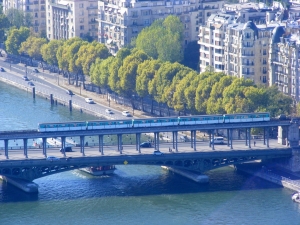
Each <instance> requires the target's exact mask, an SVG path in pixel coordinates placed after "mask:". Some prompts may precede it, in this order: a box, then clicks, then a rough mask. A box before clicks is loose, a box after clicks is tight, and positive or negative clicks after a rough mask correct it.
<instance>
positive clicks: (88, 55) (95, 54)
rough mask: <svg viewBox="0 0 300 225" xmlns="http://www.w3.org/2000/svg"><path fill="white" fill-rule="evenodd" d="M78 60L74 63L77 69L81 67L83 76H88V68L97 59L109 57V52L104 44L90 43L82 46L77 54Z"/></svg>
mask: <svg viewBox="0 0 300 225" xmlns="http://www.w3.org/2000/svg"><path fill="white" fill-rule="evenodd" d="M77 55H78V58H77V60H76V62H75V65H76V66H77V67H81V68H82V71H83V73H84V74H86V75H88V74H89V70H90V66H91V65H92V63H94V62H95V60H96V59H97V58H100V59H106V58H107V57H108V56H110V53H109V50H108V49H107V47H106V46H105V45H104V44H101V43H99V42H95V41H94V42H92V43H88V44H85V45H82V46H81V47H80V48H79V51H78V53H77Z"/></svg>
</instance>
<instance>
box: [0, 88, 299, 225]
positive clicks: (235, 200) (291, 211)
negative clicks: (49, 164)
mask: <svg viewBox="0 0 300 225" xmlns="http://www.w3.org/2000/svg"><path fill="white" fill-rule="evenodd" d="M86 119H96V118H95V117H93V116H91V115H87V114H83V113H81V112H79V111H76V110H74V111H73V112H69V111H68V108H67V107H64V106H50V103H49V102H48V101H46V100H45V99H42V98H40V97H37V98H36V100H33V99H32V96H31V94H30V93H27V92H26V91H23V90H19V89H17V88H15V87H12V86H10V85H7V84H3V83H0V121H1V127H0V130H12V129H21V130H22V129H35V128H36V127H37V124H38V122H57V121H67V120H86ZM206 174H207V175H208V176H209V178H210V182H209V183H208V184H197V183H195V182H193V181H190V180H188V179H186V178H184V177H181V176H179V175H176V174H173V173H169V172H167V171H164V170H162V169H161V168H160V167H157V166H130V165H124V166H117V170H116V171H115V174H114V175H111V176H105V177H93V176H90V175H88V174H85V173H83V172H80V171H77V170H74V171H69V172H64V173H60V174H55V175H51V176H48V177H44V178H40V179H37V180H35V181H34V182H35V183H37V184H38V185H39V193H38V194H27V193H25V192H23V191H21V190H19V189H17V188H15V187H14V186H11V185H9V184H6V183H4V182H2V181H0V224H1V225H6V224H13V225H18V224H30V225H35V224H64V225H65V224H72V225H73V224H105V225H110V224H112V225H115V224H133V225H134V224H137V225H141V224H164V225H165V224H178V225H181V224H189V225H193V224H204V225H206V224H226V225H227V224H244V225H248V224H249V225H250V224H251V225H252V224H264V225H266V224H270V225H271V224H272V225H274V224H279V225H284V224H287V225H293V224H295V225H297V224H300V205H299V204H297V203H294V202H292V201H291V194H292V191H290V190H288V189H285V188H281V187H278V186H277V185H275V184H272V183H269V182H266V181H264V180H262V179H260V178H256V177H254V176H250V175H247V174H243V173H240V172H237V171H235V170H234V169H232V168H229V167H227V168H223V169H217V170H214V171H210V172H208V173H206Z"/></svg>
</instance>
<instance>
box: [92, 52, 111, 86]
mask: <svg viewBox="0 0 300 225" xmlns="http://www.w3.org/2000/svg"><path fill="white" fill-rule="evenodd" d="M113 60H114V57H112V56H110V57H108V58H107V59H100V58H97V59H96V61H95V62H94V63H93V64H92V66H91V69H90V77H91V81H92V82H93V83H95V84H97V85H99V86H100V87H104V88H108V77H109V75H110V74H109V67H110V65H111V63H112V62H113Z"/></svg>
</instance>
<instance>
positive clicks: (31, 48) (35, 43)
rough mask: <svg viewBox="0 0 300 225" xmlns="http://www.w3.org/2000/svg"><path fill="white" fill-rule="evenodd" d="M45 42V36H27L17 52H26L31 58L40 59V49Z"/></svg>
mask: <svg viewBox="0 0 300 225" xmlns="http://www.w3.org/2000/svg"><path fill="white" fill-rule="evenodd" d="M45 44H47V40H46V39H45V38H36V37H32V36H30V37H28V38H27V39H26V41H24V42H22V44H21V48H20V49H19V53H23V52H24V53H27V54H28V55H29V56H30V57H31V58H33V59H37V60H42V53H41V49H42V47H43V45H45Z"/></svg>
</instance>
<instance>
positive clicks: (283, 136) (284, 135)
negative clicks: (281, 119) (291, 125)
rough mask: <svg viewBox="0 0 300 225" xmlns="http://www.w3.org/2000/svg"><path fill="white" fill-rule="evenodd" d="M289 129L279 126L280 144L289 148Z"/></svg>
mask: <svg viewBox="0 0 300 225" xmlns="http://www.w3.org/2000/svg"><path fill="white" fill-rule="evenodd" d="M288 133H289V132H288V127H286V126H279V127H278V138H277V139H278V140H277V142H278V144H282V145H286V146H287V144H288V143H287V140H288V138H289V137H288Z"/></svg>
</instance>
